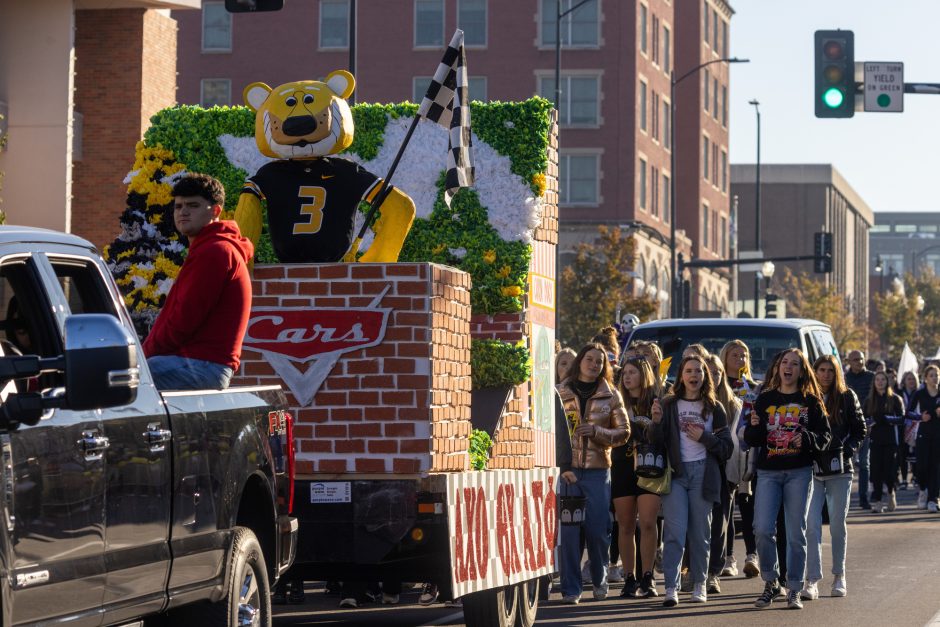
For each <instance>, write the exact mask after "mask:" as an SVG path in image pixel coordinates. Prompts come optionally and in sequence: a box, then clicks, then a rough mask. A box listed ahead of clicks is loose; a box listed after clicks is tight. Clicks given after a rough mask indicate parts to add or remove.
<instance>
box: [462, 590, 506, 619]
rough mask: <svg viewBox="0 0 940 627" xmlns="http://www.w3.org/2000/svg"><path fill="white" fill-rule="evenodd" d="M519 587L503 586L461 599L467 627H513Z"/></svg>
mask: <svg viewBox="0 0 940 627" xmlns="http://www.w3.org/2000/svg"><path fill="white" fill-rule="evenodd" d="M518 589H519V586H505V587H503V588H493V589H490V590H482V591H480V592H474V593H472V594H468V595H466V596H464V597H462V599H461V600H462V601H463V619H464V622H465V623H466V625H467V627H513V625H515V622H516V614H517V611H518V607H517V606H518V598H519V596H518V594H517V592H518Z"/></svg>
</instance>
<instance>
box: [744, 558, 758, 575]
mask: <svg viewBox="0 0 940 627" xmlns="http://www.w3.org/2000/svg"><path fill="white" fill-rule="evenodd" d="M759 574H760V561H758V559H757V553H748V554H747V558H745V560H744V576H745V577H747V578H748V579H750V578H751V577H757V576H758V575H759Z"/></svg>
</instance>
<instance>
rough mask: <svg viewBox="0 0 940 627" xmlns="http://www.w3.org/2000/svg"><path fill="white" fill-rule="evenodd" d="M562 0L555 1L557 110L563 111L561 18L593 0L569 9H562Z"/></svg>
mask: <svg viewBox="0 0 940 627" xmlns="http://www.w3.org/2000/svg"><path fill="white" fill-rule="evenodd" d="M561 2H562V0H556V2H555V6H556V7H557V8H558V13H557V16H556V19H555V110H557V111H561V109H560V108H559V103H560V102H561V18H563V17H565V16H566V15H570V14H571V13H574V12H575V11H577V10H578V8H579V7H580V6H581V5H583V4H587V3H588V2H591V0H581V2H579V3H578V4H576V5H574V6H573V7H571V8H570V9H568V10H567V11H562V10H561Z"/></svg>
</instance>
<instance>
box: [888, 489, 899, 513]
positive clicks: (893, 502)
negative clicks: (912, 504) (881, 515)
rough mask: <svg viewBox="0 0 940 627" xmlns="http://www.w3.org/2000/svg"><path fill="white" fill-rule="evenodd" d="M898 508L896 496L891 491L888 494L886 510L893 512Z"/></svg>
mask: <svg viewBox="0 0 940 627" xmlns="http://www.w3.org/2000/svg"><path fill="white" fill-rule="evenodd" d="M897 508H898V497H897V496H896V495H895V494H894V492H892V493H891V494H889V495H888V511H889V512H893V511H894V510H896V509H897Z"/></svg>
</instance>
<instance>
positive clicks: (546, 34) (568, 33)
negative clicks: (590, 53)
mask: <svg viewBox="0 0 940 627" xmlns="http://www.w3.org/2000/svg"><path fill="white" fill-rule="evenodd" d="M580 2H581V0H561V12H562V13H564V12H565V11H568V10H569V9H571V7H572V6H576V5H577V4H579V3H580ZM597 5H598V2H597V0H595V1H594V2H587V3H584V4H582V6H579V7H578V8H577V9H575V10H574V11H572V12H571V13H569V14H568V15H566V16H565V17H563V18H562V19H561V45H562V47H585V48H596V47H597V46H598V42H599V41H600V20H599V18H598V15H599V12H598V9H597ZM541 6H542V45H543V46H546V47H547V46H554V45H555V22H556V20H557V19H558V5H557V0H542V3H541Z"/></svg>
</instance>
